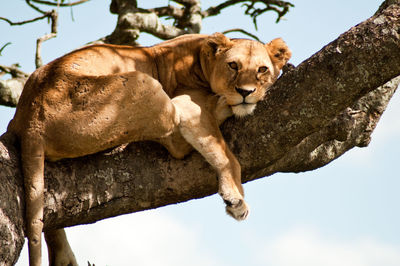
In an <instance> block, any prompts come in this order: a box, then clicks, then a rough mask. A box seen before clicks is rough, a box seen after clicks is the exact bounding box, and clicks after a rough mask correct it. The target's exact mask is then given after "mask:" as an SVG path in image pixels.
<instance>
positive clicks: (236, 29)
mask: <svg viewBox="0 0 400 266" xmlns="http://www.w3.org/2000/svg"><path fill="white" fill-rule="evenodd" d="M230 32H241V33H243V34H244V35H247V36H250V37H251V38H253V39H254V40H257V41H259V42H262V41H261V40H260V39H259V38H258V37H257V36H256V35H254V34H252V33H250V32H248V31H246V30H244V29H239V28H235V29H230V30H226V31H223V32H222V33H223V34H227V33H230Z"/></svg>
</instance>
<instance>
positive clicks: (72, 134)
mask: <svg viewBox="0 0 400 266" xmlns="http://www.w3.org/2000/svg"><path fill="white" fill-rule="evenodd" d="M76 84H79V86H78V87H77V86H76ZM64 88H66V87H64ZM46 96H47V97H44V99H46V100H45V101H44V102H43V104H42V105H41V107H40V108H41V109H42V111H40V112H38V113H39V114H40V113H42V114H43V115H42V116H43V117H44V118H43V119H42V121H40V120H41V119H40V118H36V120H37V121H38V123H41V124H40V128H42V130H41V131H42V132H41V135H42V137H43V140H44V145H45V153H46V155H47V157H48V158H49V159H51V160H56V159H61V158H73V157H79V156H83V155H87V154H92V153H96V152H98V151H102V150H105V149H108V148H111V147H114V146H117V145H120V144H123V143H127V142H133V141H139V140H152V139H158V138H160V137H164V136H166V135H168V134H171V133H172V131H173V129H174V127H175V126H176V124H177V123H178V122H177V121H178V120H177V117H176V114H175V108H174V106H173V104H172V102H171V100H170V98H169V97H168V95H167V94H166V93H165V92H164V90H163V88H162V86H161V84H160V83H159V82H158V81H157V80H155V79H154V78H152V77H151V76H149V75H147V74H145V73H142V72H138V71H135V72H129V73H121V74H115V75H109V76H103V77H82V78H79V79H77V80H74V81H71V82H70V83H69V86H68V87H67V88H66V89H64V90H57V91H55V92H54V93H50V91H49V93H48V94H47V95H46ZM32 119H34V118H32ZM32 124H34V123H32Z"/></svg>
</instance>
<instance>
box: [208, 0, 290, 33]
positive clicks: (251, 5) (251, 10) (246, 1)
mask: <svg viewBox="0 0 400 266" xmlns="http://www.w3.org/2000/svg"><path fill="white" fill-rule="evenodd" d="M239 3H243V6H246V11H245V14H246V15H250V17H252V18H253V23H254V26H255V27H256V29H257V17H258V16H259V15H261V14H263V13H264V12H267V11H275V12H276V13H277V14H278V18H277V19H276V22H279V21H280V20H281V18H282V17H283V16H284V15H286V13H287V12H289V8H290V7H294V5H293V4H292V3H290V2H286V1H279V0H229V1H226V2H223V3H222V4H219V5H218V6H212V7H210V8H208V9H207V10H205V11H202V12H201V15H202V17H203V18H205V17H210V16H216V15H218V14H219V13H220V12H221V11H222V9H224V8H227V7H229V6H233V5H236V4H239ZM258 3H260V4H264V5H265V8H262V9H261V8H256V7H255V5H256V4H258Z"/></svg>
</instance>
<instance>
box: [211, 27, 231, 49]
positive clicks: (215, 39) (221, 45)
mask: <svg viewBox="0 0 400 266" xmlns="http://www.w3.org/2000/svg"><path fill="white" fill-rule="evenodd" d="M206 45H207V46H208V48H209V51H211V52H212V53H214V54H218V53H220V52H222V51H225V50H227V49H229V48H230V47H232V41H231V40H230V39H229V38H228V37H226V36H225V35H223V34H222V33H220V32H216V33H214V34H213V35H210V36H209V37H208V38H207V44H206Z"/></svg>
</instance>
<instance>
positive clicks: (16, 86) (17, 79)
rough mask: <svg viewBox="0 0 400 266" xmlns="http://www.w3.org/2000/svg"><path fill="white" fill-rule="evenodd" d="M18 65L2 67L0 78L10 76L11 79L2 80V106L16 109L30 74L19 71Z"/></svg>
mask: <svg viewBox="0 0 400 266" xmlns="http://www.w3.org/2000/svg"><path fill="white" fill-rule="evenodd" d="M18 67H19V66H18V64H14V65H12V66H3V65H0V77H1V76H3V75H5V74H10V75H11V79H8V80H0V105H5V106H9V107H15V106H16V105H17V103H18V100H19V96H20V95H21V92H22V89H23V88H24V85H25V82H26V80H27V79H28V77H29V74H27V73H25V72H23V71H21V70H19V69H18Z"/></svg>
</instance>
